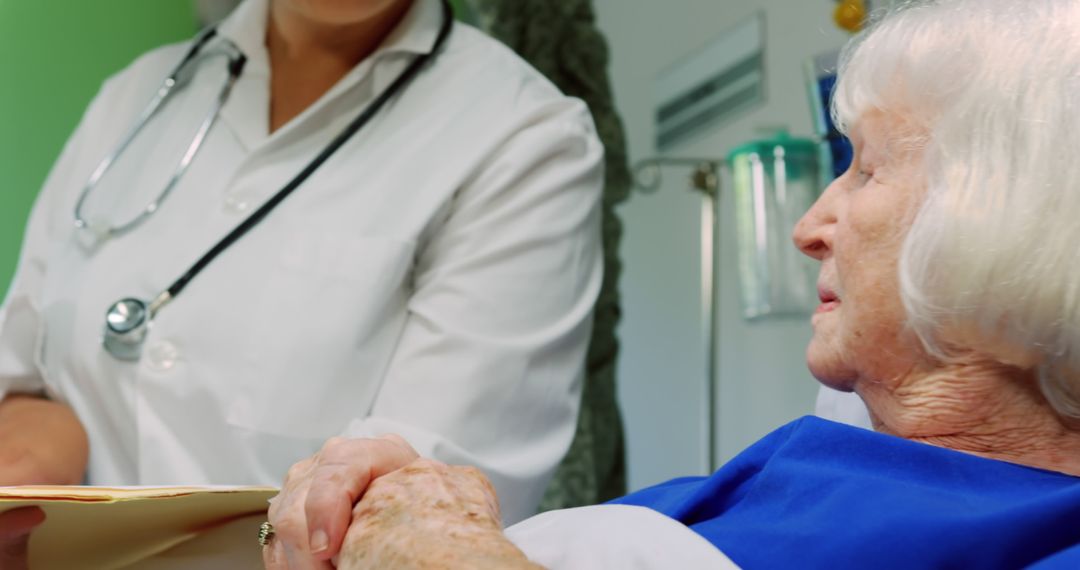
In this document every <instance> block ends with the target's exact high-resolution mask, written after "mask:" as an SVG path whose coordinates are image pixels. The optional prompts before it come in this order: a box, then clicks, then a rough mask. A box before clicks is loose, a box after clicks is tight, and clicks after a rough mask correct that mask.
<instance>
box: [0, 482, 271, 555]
mask: <svg viewBox="0 0 1080 570" xmlns="http://www.w3.org/2000/svg"><path fill="white" fill-rule="evenodd" d="M276 494H277V489H274V488H271V487H160V488H110V487H0V510H8V509H12V508H17V507H23V506H31V505H32V506H38V507H41V508H42V509H43V510H44V511H45V516H46V519H45V522H44V523H43V524H42V525H41V526H40V527H38V528H37V529H36V530H35V531H34V534H33V535H31V538H30V567H31V568H32V569H34V570H38V569H40V570H79V569H84V568H85V569H87V570H90V569H92V570H107V569H120V568H136V567H137V568H156V567H159V566H155V565H154V564H153V561H154V560H155V559H158V558H160V559H163V560H167V559H169V558H170V556H171V557H172V558H174V559H175V558H176V556H177V554H176V553H182V555H183V556H185V557H189V559H190V557H194V556H198V555H199V554H200V552H199V548H200V545H206V548H207V549H209V550H213V552H210V551H209V550H208V551H207V552H206V554H207V555H208V556H209V555H215V556H218V557H221V556H231V557H232V558H231V560H233V562H232V563H230V565H228V566H222V567H230V568H243V567H251V566H249V564H251V563H256V564H257V563H258V561H259V560H260V549H259V546H258V543H257V540H256V537H257V534H258V527H259V524H261V522H262V521H263V520H265V514H266V510H267V507H268V505H267V501H268V500H269V499H270V498H271V497H273V496H274V495H276ZM249 526H250V527H251V528H250V534H249V535H248V536H247V537H246V539H244V532H245V531H246V530H248V527H249ZM237 564H239V565H237ZM255 567H259V566H255Z"/></svg>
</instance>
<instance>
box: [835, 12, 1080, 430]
mask: <svg viewBox="0 0 1080 570" xmlns="http://www.w3.org/2000/svg"><path fill="white" fill-rule="evenodd" d="M871 110H880V111H883V112H885V113H890V114H894V115H897V116H899V117H902V118H904V119H905V120H906V121H912V122H914V124H916V125H917V126H918V130H919V131H920V132H921V133H922V135H924V136H923V137H921V138H920V144H923V145H925V147H924V152H925V155H924V156H925V163H924V164H925V176H926V180H925V181H926V184H927V191H926V198H925V201H924V202H923V203H922V204H921V205H920V206H919V209H918V211H917V212H915V214H914V220H913V222H912V226H911V229H910V231H909V233H908V235H907V236H906V238H905V242H904V245H903V249H902V252H901V255H900V263H899V269H898V271H899V281H900V291H901V296H902V298H903V302H904V306H905V308H906V311H907V317H908V320H909V325H910V326H911V327H912V329H913V330H914V331H915V333H916V334H917V335H918V336H919V338H920V339H921V340H922V342H923V344H924V346H926V348H927V349H928V350H929V351H930V352H931V353H932V354H936V355H939V356H944V355H946V354H947V352H948V351H947V350H946V349H945V348H944V347H943V346H942V342H941V339H940V338H936V337H935V332H936V331H940V330H942V327H943V326H945V325H952V324H960V325H971V324H974V325H977V326H978V327H979V330H981V331H983V333H984V334H987V335H988V338H994V339H1000V340H1002V341H1005V342H1008V343H1012V344H1013V345H1016V346H1020V347H1024V348H1025V349H1028V350H1034V351H1036V353H1037V355H1038V357H1039V359H1040V364H1039V365H1038V370H1037V372H1038V375H1039V379H1040V385H1041V388H1042V391H1043V393H1044V395H1045V396H1046V398H1047V399H1048V401H1049V402H1050V403H1051V404H1052V405H1053V406H1054V408H1055V409H1056V410H1057V411H1058V412H1059V413H1060V414H1062V415H1065V416H1071V417H1080V385H1078V380H1077V375H1078V374H1080V0H935V1H920V2H907V3H904V4H903V5H902V6H900V7H898V8H895V9H893V10H891V11H889V12H888V13H886V14H885V16H884V17H883V18H882V19H881V20H880V21H878V22H877V23H876V24H875V25H874V26H872V27H871V28H870V29H868V30H867V31H866V32H864V33H863V34H861V35H860V36H859V37H858V38H856V39H855V40H853V42H852V43H851V44H850V45H849V46H848V47H847V48H845V53H844V55H843V57H842V58H841V69H840V80H839V83H838V85H837V89H836V93H835V94H834V107H833V113H834V116H835V118H836V121H837V124H838V125H841V128H845V127H846V126H847V125H850V124H852V123H853V122H854V121H855V120H857V119H858V118H859V117H861V116H862V115H863V114H864V113H866V112H867V111H871Z"/></svg>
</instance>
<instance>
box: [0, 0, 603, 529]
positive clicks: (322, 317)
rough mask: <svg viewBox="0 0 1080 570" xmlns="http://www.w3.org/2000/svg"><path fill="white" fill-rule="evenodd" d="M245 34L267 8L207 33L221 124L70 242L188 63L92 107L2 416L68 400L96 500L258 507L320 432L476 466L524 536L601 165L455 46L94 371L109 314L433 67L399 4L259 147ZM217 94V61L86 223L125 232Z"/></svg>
mask: <svg viewBox="0 0 1080 570" xmlns="http://www.w3.org/2000/svg"><path fill="white" fill-rule="evenodd" d="M266 17H267V0H248V1H246V2H245V3H244V4H243V5H241V6H240V8H238V10H237V12H236V13H234V14H233V15H232V16H231V17H230V18H229V19H228V20H227V21H226V22H224V23H223V24H222V25H221V27H220V29H219V33H220V35H221V36H224V37H226V38H229V39H231V40H232V41H233V42H234V43H235V44H236V45H237V46H239V47H240V49H241V51H243V52H244V53H245V54H246V55H247V56H248V59H249V61H248V64H247V67H246V69H245V70H244V73H243V75H242V77H241V79H240V80H239V82H238V83H237V85H236V87H235V90H234V92H233V95H232V97H231V99H230V100H229V101H228V103H227V105H226V106H225V108H224V110H223V112H222V114H221V118H220V120H219V122H218V124H217V125H216V126H215V127H214V129H213V130H212V131H211V132H210V135H209V137H208V139H207V141H206V144H205V146H204V148H203V149H202V150H201V151H200V153H199V155H198V156H197V157H196V159H195V161H194V163H193V165H192V167H191V168H190V170H189V171H188V173H187V174H186V176H185V177H184V178H183V180H182V181H181V182H180V184H179V186H178V187H177V188H176V190H175V191H174V192H173V194H172V196H171V197H169V199H168V200H167V201H166V202H165V203H164V204H163V206H162V208H161V209H160V210H159V211H158V212H157V213H156V214H155V215H154V216H153V217H151V218H150V219H149V220H148V221H147V222H146V223H144V224H143V225H141V226H140V227H138V228H137V229H136V230H134V231H133V232H131V233H130V234H127V235H123V236H121V237H117V238H114V239H111V240H109V241H107V242H105V243H103V244H93V243H89V242H88V240H85V239H82V238H80V235H79V232H77V231H76V230H75V228H74V226H73V224H72V211H73V206H74V203H75V200H76V197H77V196H78V193H79V191H80V190H81V187H82V185H83V184H84V183H85V181H86V180H87V178H88V176H89V174H90V172H91V171H92V170H93V168H94V167H95V166H96V165H97V163H98V162H99V161H100V160H101V158H102V157H103V156H104V155H105V154H106V153H107V152H109V151H110V150H111V149H112V148H114V146H115V144H116V142H117V141H118V140H119V139H120V138H121V136H122V135H123V134H124V133H125V131H126V130H127V129H129V128H130V127H131V125H132V124H133V123H134V120H135V117H136V115H137V114H138V113H139V112H140V111H141V110H142V108H143V107H144V106H145V104H146V103H147V102H148V101H149V99H150V98H151V96H152V94H153V93H154V92H155V91H156V89H157V88H158V87H159V86H160V84H161V81H162V79H163V78H164V77H165V76H166V75H167V74H168V72H169V71H170V70H171V69H172V67H173V66H174V65H175V64H176V62H177V61H178V60H179V59H180V57H181V56H182V54H183V53H184V52H185V51H186V50H187V45H177V46H170V47H165V48H162V49H159V50H156V51H153V52H151V53H149V54H147V55H145V56H143V57H142V58H140V59H139V60H137V61H136V62H135V63H134V64H132V65H131V67H129V68H128V69H127V70H125V71H123V72H121V73H120V74H119V75H117V76H116V77H114V78H112V79H111V80H109V81H108V82H107V83H106V84H105V86H104V87H103V89H102V91H101V93H100V94H99V95H98V97H97V98H96V99H95V100H94V102H93V103H92V104H91V105H90V108H89V109H88V111H87V113H86V115H85V116H84V118H83V120H82V123H81V124H80V126H79V127H78V129H77V131H76V132H75V134H74V135H73V136H72V137H71V139H70V140H69V141H68V144H67V146H66V147H65V149H64V152H63V154H62V156H61V157H60V159H59V161H58V162H57V164H56V166H55V167H54V169H53V171H52V173H51V175H50V177H49V179H48V181H47V183H46V185H45V188H44V190H43V191H42V192H41V195H40V197H39V199H38V202H37V204H36V206H35V208H34V212H33V214H32V216H31V220H30V223H29V227H28V230H27V237H26V241H25V244H24V249H23V252H22V257H21V261H20V265H19V267H18V270H17V276H16V279H15V282H14V283H13V285H12V288H11V290H10V294H9V296H8V298H7V300H6V302H5V304H4V308H3V312H2V313H0V393H7V392H40V391H44V392H45V393H47V394H48V395H49V396H50V397H52V398H54V399H57V400H60V401H64V402H67V403H69V404H70V405H71V406H72V407H73V408H74V410H75V411H76V412H77V413H78V415H79V417H80V418H81V419H82V421H83V423H84V424H85V426H86V428H87V431H88V432H89V435H90V468H89V475H88V476H89V481H90V482H91V483H93V484H108V485H132V484H139V485H146V484H154V485H157V484H279V483H280V482H281V478H282V477H283V476H284V474H285V472H286V470H287V468H288V467H289V466H290V465H291V464H292V463H293V462H295V461H297V460H299V459H302V458H304V457H306V456H308V455H310V454H312V453H313V452H315V451H316V450H318V448H319V447H320V445H321V444H322V443H323V441H324V440H325V439H327V438H329V437H331V436H334V435H346V436H374V435H378V434H381V433H386V432H395V433H399V434H402V435H403V436H404V437H405V438H406V439H408V440H409V442H410V443H411V444H412V445H413V446H415V447H416V448H417V450H418V451H419V452H420V453H421V454H422V455H425V456H431V457H435V458H438V459H440V460H443V461H447V462H451V463H458V464H472V465H476V466H479V467H480V468H482V469H483V470H484V471H485V472H486V474H487V475H488V476H489V477H490V478H491V479H492V481H493V482H494V485H495V487H496V488H497V490H498V491H499V495H500V497H502V498H503V509H504V515H505V517H506V520H507V521H515V520H519V519H521V518H523V517H525V516H528V515H529V514H531V513H532V512H533V510H534V509H535V507H536V505H537V503H538V501H539V499H540V496H541V494H542V492H543V489H544V487H545V485H546V483H547V482H548V479H549V478H550V475H551V474H552V472H553V471H554V469H555V466H556V465H557V464H558V462H559V461H560V460H561V458H562V457H563V455H564V454H565V452H566V450H567V448H568V446H569V444H570V440H571V438H572V436H573V433H574V427H575V420H576V416H577V411H578V405H579V399H580V390H581V382H582V376H583V361H584V354H585V348H586V344H587V341H588V337H589V331H590V326H591V314H592V306H593V303H594V301H595V297H596V295H597V292H598V290H599V286H600V280H601V251H600V242H599V205H598V199H599V195H600V190H601V186H602V177H603V173H602V148H601V145H600V143H599V141H598V139H597V137H596V134H595V132H594V127H593V125H592V122H591V119H590V117H589V114H588V111H587V109H586V108H585V106H584V105H583V104H582V103H581V102H580V101H577V100H574V99H570V98H567V97H565V96H563V95H562V94H560V93H559V92H558V90H557V89H556V88H555V87H554V86H552V85H551V84H550V83H549V82H548V81H546V80H545V79H544V78H542V77H541V76H540V75H539V74H538V73H537V72H536V71H534V70H533V69H532V68H530V67H529V66H528V65H527V64H525V63H524V62H523V61H521V60H520V59H519V58H518V57H517V56H516V55H514V54H513V53H512V52H511V51H510V50H508V49H507V48H505V47H504V46H502V45H500V44H498V43H497V42H495V41H493V40H491V39H490V38H488V37H486V36H484V35H483V34H481V33H479V32H477V31H476V30H474V29H472V28H469V27H467V26H464V25H461V24H456V25H455V27H454V30H453V33H452V34H451V36H450V39H449V41H448V43H447V45H446V46H445V50H444V51H443V53H442V54H441V55H440V56H439V57H438V58H437V59H436V60H435V63H434V65H433V66H430V67H429V68H428V69H427V70H426V71H424V72H423V73H422V74H420V75H419V76H418V77H417V78H416V80H415V81H414V82H413V84H412V85H411V86H410V87H409V88H408V89H407V90H406V91H405V92H404V93H403V94H402V95H401V96H399V97H398V98H397V99H396V100H394V101H393V102H391V103H390V104H389V105H387V107H385V108H384V110H383V111H382V112H381V113H380V114H379V115H378V116H377V117H376V118H375V119H374V120H373V121H372V122H371V123H369V125H368V126H367V127H366V128H365V129H364V130H363V131H361V132H360V133H359V135H357V136H356V137H355V138H354V139H352V140H351V141H349V142H348V143H347V144H346V145H345V146H344V147H343V148H342V149H341V150H340V151H339V152H338V153H337V155H335V156H334V157H333V158H332V159H331V160H330V161H328V162H327V163H326V164H325V165H324V166H323V167H322V168H321V169H320V170H319V171H318V172H317V173H316V174H315V175H314V176H313V177H311V178H310V179H309V180H308V181H307V182H305V183H304V185H303V186H301V187H300V188H299V190H297V191H296V193H294V194H293V195H292V196H290V197H289V198H288V199H287V200H286V201H285V202H284V203H283V204H282V205H281V206H279V207H278V209H277V210H275V211H274V212H273V213H272V214H271V215H270V216H269V217H268V218H267V219H265V220H264V221H263V222H262V223H261V224H259V225H258V226H257V227H256V228H255V229H254V230H252V231H251V232H250V233H249V234H248V235H247V236H245V237H244V238H243V239H241V240H240V241H239V242H237V243H236V244H235V245H234V246H233V247H231V248H230V249H229V250H227V251H226V252H225V253H224V254H223V255H221V256H220V257H219V258H218V259H217V261H215V262H214V263H213V264H211V265H210V266H209V268H208V269H206V270H205V271H204V272H203V273H202V274H200V275H199V276H198V277H197V278H196V279H195V280H194V281H193V282H192V283H191V284H190V285H189V286H188V288H187V289H186V290H185V291H184V292H183V293H182V294H181V295H179V297H177V298H176V300H174V301H173V302H172V303H171V304H170V305H168V306H167V307H165V309H164V310H163V311H162V312H161V313H160V314H159V315H158V318H157V319H156V321H155V322H154V324H153V328H152V329H151V332H150V336H149V339H148V340H147V342H146V346H145V351H144V354H143V356H142V359H141V361H139V362H138V363H128V362H121V361H118V360H115V359H114V358H113V357H111V356H110V355H109V354H107V353H106V352H105V351H104V350H103V349H102V347H101V335H102V327H103V324H104V320H103V319H104V314H105V310H106V308H107V307H108V306H109V305H111V304H112V303H113V302H114V301H116V300H118V299H120V298H123V297H129V296H133V297H140V298H144V299H150V298H153V297H154V296H155V295H156V294H157V293H159V292H160V291H161V290H163V289H164V288H165V287H167V286H168V285H169V284H170V283H172V281H173V280H174V279H175V278H176V277H178V276H179V275H180V274H181V273H182V272H183V271H184V270H186V269H187V268H188V267H189V266H190V265H191V264H192V263H193V262H194V261H195V260H196V259H198V258H199V257H200V256H201V255H202V254H203V253H204V252H206V251H207V250H208V249H209V248H210V247H211V246H212V245H213V244H214V243H216V242H217V241H218V240H219V239H220V238H221V237H222V236H224V235H225V234H226V233H227V232H228V231H229V230H231V229H232V228H233V227H235V226H236V225H237V224H238V223H239V222H240V221H241V220H242V219H243V218H244V216H245V215H247V214H248V213H250V212H251V211H252V209H253V207H255V206H257V205H258V204H260V203H261V202H262V201H264V200H265V199H267V198H268V197H269V196H271V195H272V194H273V193H275V192H276V191H277V190H278V189H279V188H281V187H282V186H283V185H284V184H285V183H286V182H287V181H288V180H289V179H290V178H292V177H293V176H294V175H295V174H296V173H297V172H299V171H300V170H301V168H303V167H304V166H305V165H306V164H307V163H308V161H310V160H311V158H312V157H314V156H315V155H316V154H317V153H318V152H319V151H320V150H321V149H322V148H323V147H324V146H325V145H326V143H327V142H328V141H329V140H330V138H331V137H332V136H333V135H335V134H336V133H338V132H339V131H340V130H341V129H342V127H343V125H345V124H346V123H347V122H348V121H350V120H351V119H352V118H353V117H355V116H356V115H357V113H358V110H359V109H361V108H362V107H363V106H364V105H365V104H367V103H368V102H370V101H371V100H372V99H373V97H374V96H375V95H376V94H377V93H380V92H382V91H383V90H384V89H385V88H386V87H387V86H388V85H389V84H390V82H391V81H392V80H393V79H394V78H396V77H397V76H398V74H399V73H400V72H401V70H402V69H403V68H404V67H405V65H406V64H407V63H408V62H409V61H411V60H412V59H413V58H414V57H416V54H417V53H419V52H424V51H427V50H429V49H430V48H431V46H432V44H433V42H434V38H435V36H436V33H437V31H438V28H439V26H440V24H441V18H442V8H441V4H440V2H439V1H438V0H416V2H415V3H414V5H413V6H412V8H410V11H409V12H408V14H407V16H406V17H405V19H404V20H403V22H402V23H401V24H400V25H399V26H398V28H397V29H396V30H395V31H394V32H393V33H392V35H391V36H390V37H389V38H388V40H387V41H386V42H385V43H384V44H383V46H382V47H381V48H380V49H379V50H378V51H377V52H376V53H375V54H374V55H372V56H371V57H369V58H368V59H367V60H365V61H364V62H362V63H361V64H360V65H358V66H357V67H356V68H355V69H354V70H353V71H352V72H350V73H349V74H348V75H347V76H346V77H345V78H344V79H343V80H342V81H341V82H340V83H339V84H337V85H336V86H334V87H333V88H332V89H331V90H330V92H328V93H327V94H326V95H325V96H324V97H323V98H322V99H320V100H319V101H318V102H317V103H316V104H315V105H313V106H312V107H311V108H309V109H307V110H306V111H304V113H303V114H302V115H300V116H299V117H297V118H296V119H294V120H293V121H291V122H290V123H289V124H288V125H286V126H284V127H283V128H281V129H279V130H278V131H277V132H274V133H273V134H272V135H271V134H269V133H268V120H269V119H268V117H269V111H268V108H269V107H268V104H269V64H268V57H267V54H266V50H265V47H264V45H263V38H264V34H265V25H266ZM215 41H217V40H215ZM212 45H213V44H211V47H210V48H208V53H213V52H214V51H215V50H214V49H213V47H212ZM224 78H225V61H224V59H223V58H220V57H216V58H215V57H207V58H205V59H204V60H203V61H202V62H201V64H200V65H199V67H198V71H197V75H196V76H195V78H194V80H193V83H192V84H191V85H190V86H189V87H188V88H186V89H185V90H184V91H183V92H181V94H180V95H178V96H177V97H176V98H175V100H174V101H172V102H170V103H169V104H168V105H167V106H166V108H165V109H164V110H163V112H162V114H161V115H160V116H158V117H157V118H156V119H155V120H154V123H153V124H154V127H153V128H152V129H151V130H150V133H149V134H148V135H146V136H143V137H141V138H140V139H138V140H136V141H135V144H134V145H133V146H132V148H131V149H130V151H129V153H128V155H126V156H125V157H124V158H123V159H121V163H118V165H117V167H116V169H115V170H114V172H113V173H110V174H109V175H107V176H106V177H105V179H104V180H103V181H102V182H101V184H100V185H99V187H98V189H97V190H96V192H95V193H94V194H92V195H91V196H90V197H89V198H88V201H87V203H86V208H85V214H86V216H87V217H90V218H94V219H105V220H111V221H113V222H123V221H126V220H127V219H130V217H131V216H133V215H134V214H135V213H136V212H138V210H139V209H140V208H142V207H143V206H145V204H146V203H147V202H149V201H150V200H151V199H152V198H153V197H154V196H156V195H157V193H158V192H159V191H160V190H161V188H162V187H163V184H164V181H165V179H166V178H167V176H168V175H170V174H171V173H172V170H173V167H174V165H175V163H176V161H177V159H178V158H179V156H180V152H181V151H182V150H183V148H184V147H185V146H186V145H187V143H188V142H189V140H190V138H191V134H192V133H193V132H194V129H195V127H196V126H197V124H198V123H199V122H200V121H201V119H202V117H203V116H204V114H205V113H206V112H207V111H208V110H209V108H210V101H211V99H212V98H213V97H215V96H216V94H217V92H218V90H219V89H220V87H221V85H222V82H223V80H224Z"/></svg>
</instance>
